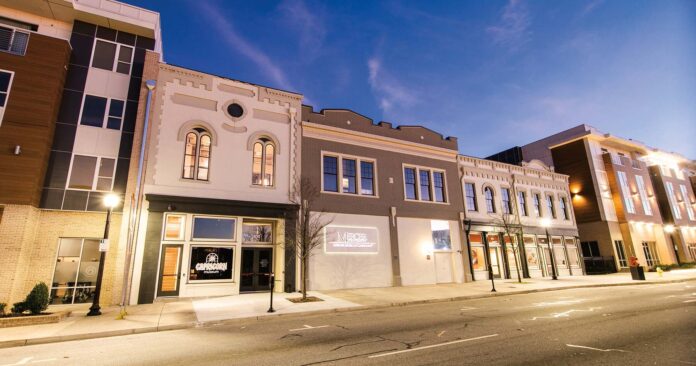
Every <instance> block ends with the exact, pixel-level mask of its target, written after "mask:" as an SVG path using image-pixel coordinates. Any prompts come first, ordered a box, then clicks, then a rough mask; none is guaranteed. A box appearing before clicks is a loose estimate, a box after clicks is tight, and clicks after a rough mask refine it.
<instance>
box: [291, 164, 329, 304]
mask: <svg viewBox="0 0 696 366" xmlns="http://www.w3.org/2000/svg"><path fill="white" fill-rule="evenodd" d="M318 197H319V189H318V188H317V187H316V186H315V185H314V184H313V183H312V182H311V181H310V180H309V179H307V178H302V180H301V183H300V198H299V201H300V202H298V204H299V205H300V211H299V217H298V219H297V232H296V234H295V235H294V236H291V237H289V238H287V239H286V242H287V245H290V246H292V247H294V250H295V256H296V258H297V260H299V261H300V281H301V282H302V301H305V300H306V299H307V277H308V276H307V275H308V273H309V258H310V257H311V256H312V255H313V252H314V249H316V248H317V247H319V246H321V245H322V244H323V231H324V228H325V227H326V226H327V225H329V224H331V222H332V221H333V220H331V219H328V218H327V217H326V213H325V212H324V211H323V210H322V211H315V208H314V203H315V202H316V199H317V198H318Z"/></svg>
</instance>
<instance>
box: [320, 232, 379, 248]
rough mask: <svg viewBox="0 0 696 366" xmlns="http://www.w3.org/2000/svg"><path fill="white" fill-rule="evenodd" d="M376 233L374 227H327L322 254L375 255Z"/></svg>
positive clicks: (376, 245) (377, 243) (377, 244)
mask: <svg viewBox="0 0 696 366" xmlns="http://www.w3.org/2000/svg"><path fill="white" fill-rule="evenodd" d="M378 235H379V233H378V231H377V228H374V227H349V226H327V227H326V228H324V252H325V253H332V254H377V253H378V252H379V242H378Z"/></svg>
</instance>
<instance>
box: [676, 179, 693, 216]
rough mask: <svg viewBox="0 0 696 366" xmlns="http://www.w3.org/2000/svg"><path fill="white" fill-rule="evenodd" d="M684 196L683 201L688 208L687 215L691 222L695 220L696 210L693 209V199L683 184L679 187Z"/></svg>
mask: <svg viewBox="0 0 696 366" xmlns="http://www.w3.org/2000/svg"><path fill="white" fill-rule="evenodd" d="M679 188H680V189H681V194H682V201H683V202H684V207H686V214H687V215H688V216H689V220H694V209H693V207H691V199H690V198H689V193H688V191H687V190H686V186H685V185H683V184H680V185H679Z"/></svg>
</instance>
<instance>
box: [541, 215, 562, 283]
mask: <svg viewBox="0 0 696 366" xmlns="http://www.w3.org/2000/svg"><path fill="white" fill-rule="evenodd" d="M540 224H541V227H543V228H544V231H546V243H547V244H548V245H549V257H550V258H551V279H552V280H557V279H558V276H557V275H556V261H555V260H554V258H553V247H552V246H551V237H550V236H549V227H550V226H551V220H549V219H548V218H543V219H541V222H540Z"/></svg>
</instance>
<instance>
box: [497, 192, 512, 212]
mask: <svg viewBox="0 0 696 366" xmlns="http://www.w3.org/2000/svg"><path fill="white" fill-rule="evenodd" d="M500 197H501V198H502V200H503V213H504V214H508V215H509V214H511V213H512V203H511V202H510V189H509V188H503V189H501V190H500Z"/></svg>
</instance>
